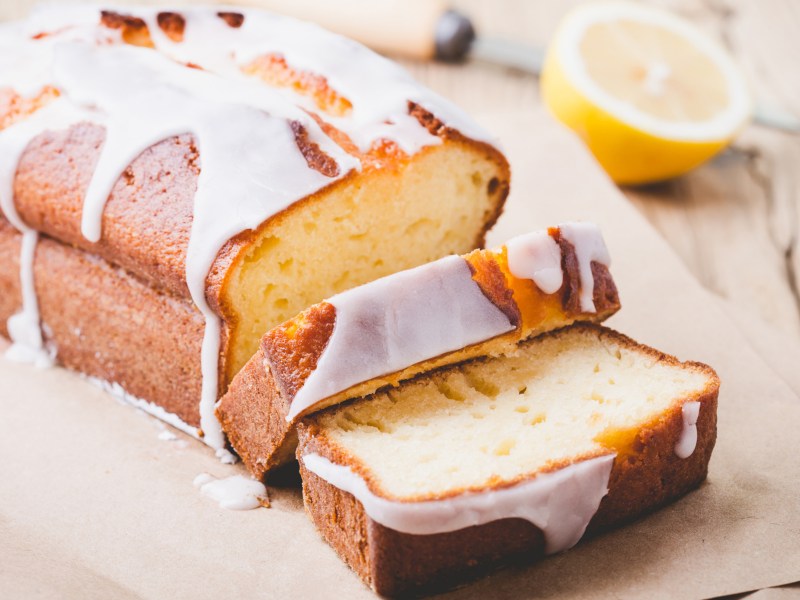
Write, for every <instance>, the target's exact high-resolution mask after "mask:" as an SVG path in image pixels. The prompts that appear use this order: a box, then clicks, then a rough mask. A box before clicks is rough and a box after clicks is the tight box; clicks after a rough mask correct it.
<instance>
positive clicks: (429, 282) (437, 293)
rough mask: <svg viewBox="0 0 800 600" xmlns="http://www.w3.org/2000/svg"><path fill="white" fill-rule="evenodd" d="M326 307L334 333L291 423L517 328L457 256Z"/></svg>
mask: <svg viewBox="0 0 800 600" xmlns="http://www.w3.org/2000/svg"><path fill="white" fill-rule="evenodd" d="M328 302H329V303H330V304H332V305H333V306H334V307H335V308H336V322H335V325H334V328H333V333H332V334H331V337H330V339H329V340H328V344H327V346H326V347H325V350H324V351H323V353H322V355H321V356H320V359H319V361H318V362H317V368H316V369H315V370H314V371H312V373H311V375H309V377H308V379H306V381H305V384H304V385H303V387H301V388H300V390H299V391H298V392H297V395H296V396H295V397H294V399H293V401H292V404H291V407H290V410H289V414H288V415H287V417H286V420H287V421H291V420H292V419H294V418H295V417H296V416H297V415H299V414H300V413H301V412H303V411H305V410H307V409H308V408H309V407H311V406H313V405H314V404H315V403H317V402H319V401H320V400H322V399H324V398H327V397H328V396H331V395H332V394H336V393H338V392H341V391H343V390H346V389H347V388H349V387H350V386H352V385H355V384H357V383H361V382H362V381H367V380H369V379H372V378H373V377H379V376H381V375H386V374H387V373H393V372H395V371H399V370H401V369H403V368H405V367H407V366H408V365H413V364H415V363H418V362H420V361H423V360H427V359H430V358H434V357H436V356H439V355H440V354H443V353H445V352H451V351H454V350H458V349H460V348H464V347H465V346H469V345H470V344H475V343H478V342H482V341H485V340H488V339H491V338H493V337H495V336H498V335H501V334H503V333H506V332H508V331H511V330H512V329H514V325H513V324H512V323H511V322H510V321H509V319H508V317H507V316H506V315H505V314H504V313H503V312H502V311H501V310H500V309H499V308H497V306H495V305H494V304H493V303H492V302H491V301H490V300H489V299H488V298H486V296H485V295H484V294H483V292H482V291H481V289H480V287H479V286H478V284H477V283H475V281H473V279H472V273H471V271H470V269H469V265H468V264H467V262H466V261H465V260H464V259H463V258H461V257H459V256H448V257H445V258H443V259H440V260H438V261H435V262H432V263H428V264H426V265H422V266H420V267H417V268H415V269H409V270H407V271H401V272H400V273H395V274H394V275H390V276H388V277H384V278H382V279H378V280H376V281H373V282H371V283H368V284H365V285H362V286H359V287H357V288H353V289H351V290H348V291H346V292H343V293H341V294H338V295H336V296H334V297H332V298H330V299H329V300H328Z"/></svg>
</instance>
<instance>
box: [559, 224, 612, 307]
mask: <svg viewBox="0 0 800 600" xmlns="http://www.w3.org/2000/svg"><path fill="white" fill-rule="evenodd" d="M558 228H559V229H560V230H561V235H562V236H564V239H566V240H567V241H568V242H569V243H571V244H572V245H573V247H574V248H575V255H576V256H577V259H578V273H579V274H580V285H581V290H580V302H581V310H582V311H583V312H589V313H592V312H596V310H595V306H594V275H592V261H594V262H598V263H600V264H601V265H605V266H606V267H608V266H610V265H611V256H610V255H609V254H608V248H606V244H605V241H604V240H603V236H602V234H601V233H600V229H599V228H598V227H597V225H595V224H594V223H563V224H561V225H559V226H558Z"/></svg>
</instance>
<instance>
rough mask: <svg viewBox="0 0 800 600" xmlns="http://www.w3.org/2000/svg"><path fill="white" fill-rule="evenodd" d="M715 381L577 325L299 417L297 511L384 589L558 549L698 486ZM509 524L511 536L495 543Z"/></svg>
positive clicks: (692, 367)
mask: <svg viewBox="0 0 800 600" xmlns="http://www.w3.org/2000/svg"><path fill="white" fill-rule="evenodd" d="M718 387H719V381H718V379H717V377H716V375H715V373H714V371H713V370H712V369H711V368H709V367H707V366H705V365H702V364H699V363H680V362H678V361H677V360H676V359H675V358H673V357H670V356H667V355H664V354H662V353H660V352H658V351H655V350H653V349H651V348H647V347H645V346H641V345H638V344H636V343H635V342H633V341H632V340H630V339H628V338H626V337H624V336H622V335H620V334H617V333H615V332H613V331H611V330H608V329H605V328H602V327H600V326H595V325H589V324H575V325H573V326H571V327H568V328H566V329H562V330H559V331H557V332H554V333H551V334H545V335H542V336H540V337H538V338H534V339H532V340H529V341H524V342H521V343H520V344H519V349H518V352H517V353H516V354H514V355H508V356H501V357H494V358H482V359H476V360H473V361H470V362H467V363H463V364H461V365H457V366H453V367H449V368H446V369H443V370H440V371H435V372H432V373H429V374H425V375H422V376H420V377H419V378H417V379H416V380H412V381H409V382H406V383H405V384H403V385H401V386H400V387H398V388H396V389H390V390H387V391H382V392H378V393H376V394H374V395H372V396H369V397H366V398H363V399H359V400H356V401H354V402H352V403H349V404H343V405H340V406H338V407H334V408H330V409H328V410H326V411H322V412H320V413H317V414H315V415H312V416H311V417H309V418H307V419H306V420H304V421H303V422H301V423H300V425H299V435H300V446H299V448H298V457H299V460H300V463H301V471H302V473H303V476H304V497H305V501H306V507H307V509H308V511H309V512H310V514H311V516H312V518H313V519H314V521H315V523H316V524H317V527H318V528H319V529H320V531H321V532H322V534H323V536H324V537H325V538H326V539H327V540H328V541H329V542H330V543H331V544H332V545H333V546H334V548H336V549H337V551H339V553H340V554H341V555H342V556H343V557H344V558H345V560H346V561H347V562H348V563H349V564H350V566H351V567H353V568H354V569H355V570H356V571H357V572H358V573H359V574H360V575H361V576H362V577H363V578H364V579H365V580H366V581H367V582H368V583H369V584H370V585H372V586H373V587H375V588H376V589H377V590H378V591H379V592H381V593H395V592H397V591H398V590H403V589H406V588H408V587H414V586H418V585H426V584H430V583H431V582H432V581H433V580H434V579H435V578H442V577H443V578H444V579H445V580H447V579H448V578H450V577H456V578H458V577H461V576H463V575H464V574H465V573H469V572H471V571H474V570H476V567H477V566H479V565H488V564H490V563H494V562H498V561H499V562H503V561H505V560H508V559H510V558H512V557H519V556H525V557H527V558H529V559H533V558H536V557H538V556H540V555H542V554H544V553H546V552H556V551H560V550H564V549H567V548H569V547H570V546H571V545H573V544H574V543H576V542H577V541H578V540H579V539H580V538H581V536H582V535H583V534H584V532H585V531H586V529H587V527H588V528H589V529H590V530H593V531H596V530H599V529H603V528H606V527H608V526H611V525H613V524H616V523H619V522H622V521H625V520H628V519H631V518H633V517H635V516H638V515H640V514H642V513H644V512H646V511H648V510H651V509H653V508H655V507H657V506H658V505H660V504H663V503H664V502H667V501H669V500H671V499H674V498H676V497H678V496H680V495H682V494H684V493H685V492H687V491H688V490H690V489H692V488H693V487H695V486H697V485H698V484H699V483H700V481H702V479H703V478H704V477H705V475H706V472H707V466H708V460H709V458H710V455H711V451H712V449H713V445H714V440H715V436H716V399H717V393H718ZM332 511H338V514H339V515H340V518H338V519H332V514H333V513H332ZM344 513H346V514H347V516H346V517H341V515H342V514H344ZM513 519H522V520H523V521H524V522H525V524H524V525H518V529H519V528H521V529H519V531H521V532H523V533H522V534H520V535H514V536H512V539H510V540H508V539H507V540H503V539H502V537H503V536H499V537H498V531H501V530H502V531H504V532H508V531H510V530H509V529H507V528H506V525H504V523H508V522H509V521H510V520H513ZM473 526H479V527H477V528H475V527H473ZM481 532H483V533H481ZM503 535H508V533H504V534H503ZM359 536H363V538H364V539H366V540H367V546H366V549H362V550H359V551H358V552H354V551H353V548H352V546H353V545H356V546H357V545H358V543H359V542H358V538H359ZM504 542H505V544H506V545H505V546H504ZM412 549H414V550H415V551H416V552H418V553H419V556H424V557H425V561H420V560H418V559H417V558H415V556H414V554H415V553H414V552H412V551H411V550H412Z"/></svg>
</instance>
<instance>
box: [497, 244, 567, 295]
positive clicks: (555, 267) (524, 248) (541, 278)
mask: <svg viewBox="0 0 800 600" xmlns="http://www.w3.org/2000/svg"><path fill="white" fill-rule="evenodd" d="M506 248H507V249H508V270H509V271H511V274H512V275H513V276H514V277H518V278H519V279H532V280H533V282H534V283H535V284H536V286H537V287H538V288H539V289H540V290H542V291H543V292H544V293H545V294H555V293H556V292H557V291H558V290H560V289H561V286H562V285H563V283H564V274H563V272H562V270H561V248H560V247H559V246H558V242H556V241H555V240H554V239H553V238H552V237H550V235H549V234H548V233H547V231H533V232H531V233H528V234H525V235H520V236H517V237H515V238H512V239H510V240H509V241H508V242H506Z"/></svg>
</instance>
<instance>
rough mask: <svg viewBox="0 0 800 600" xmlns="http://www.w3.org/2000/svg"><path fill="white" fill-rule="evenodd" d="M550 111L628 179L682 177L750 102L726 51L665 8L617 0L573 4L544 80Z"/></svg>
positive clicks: (616, 175) (744, 118)
mask: <svg viewBox="0 0 800 600" xmlns="http://www.w3.org/2000/svg"><path fill="white" fill-rule="evenodd" d="M541 90H542V98H543V100H544V102H545V104H546V105H547V107H548V108H549V109H550V111H551V112H552V113H553V114H554V115H555V116H556V117H557V118H558V119H559V120H561V121H562V122H564V123H565V124H566V125H567V126H569V127H570V128H572V129H573V130H575V131H576V132H577V133H578V135H580V136H581V137H582V138H583V140H584V141H585V142H586V144H587V145H588V146H589V148H590V149H591V151H592V152H593V153H594V155H595V157H596V158H597V160H598V161H599V162H600V164H601V165H602V166H603V168H605V170H606V171H607V172H608V173H609V175H611V177H612V179H614V181H616V182H617V183H622V184H639V183H648V182H652V181H658V180H662V179H668V178H670V177H675V176H677V175H680V174H682V173H685V172H686V171H688V170H690V169H692V168H694V167H696V166H697V165H699V164H701V163H703V162H705V161H706V160H708V159H709V158H711V157H712V156H714V155H715V154H716V153H717V152H719V151H720V150H721V149H723V148H724V147H725V146H726V145H728V144H729V143H730V141H731V139H733V137H734V136H735V135H736V134H737V133H738V132H739V130H740V129H741V128H742V127H743V126H744V125H745V124H746V123H747V122H748V120H749V119H750V116H751V114H752V110H753V108H752V107H753V104H752V99H751V95H750V91H749V89H748V86H747V83H746V82H745V79H744V77H743V76H742V74H741V73H740V71H739V69H738V68H737V66H736V65H735V64H734V62H733V60H732V59H731V57H730V56H729V55H728V54H727V53H726V52H725V50H724V49H723V48H722V47H721V46H720V45H718V44H717V43H716V42H714V41H713V40H711V39H710V38H709V37H708V36H706V35H705V34H704V33H702V32H701V31H700V30H698V29H697V28H695V27H694V26H693V25H691V24H690V23H688V22H687V21H685V20H683V19H681V18H679V17H677V16H675V15H672V14H670V13H668V12H666V11H663V10H660V9H656V8H650V7H645V6H641V5H638V4H631V3H627V2H611V3H599V4H588V5H584V6H581V7H579V8H577V9H575V10H574V11H572V12H571V13H569V14H568V15H567V16H566V17H565V18H564V20H563V21H562V23H561V25H560V26H559V28H558V31H557V32H556V35H555V37H554V39H553V42H552V43H551V44H550V47H549V48H548V52H547V57H546V59H545V64H544V68H543V70H542V79H541Z"/></svg>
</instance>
